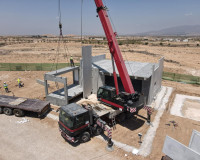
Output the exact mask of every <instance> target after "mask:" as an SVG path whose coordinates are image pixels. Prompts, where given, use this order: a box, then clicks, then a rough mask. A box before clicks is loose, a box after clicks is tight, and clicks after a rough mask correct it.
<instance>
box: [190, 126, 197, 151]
mask: <svg viewBox="0 0 200 160" xmlns="http://www.w3.org/2000/svg"><path fill="white" fill-rule="evenodd" d="M189 148H191V149H192V150H194V151H196V152H198V153H199V154H200V132H198V131H196V130H193V131H192V136H191V138H190V143H189Z"/></svg>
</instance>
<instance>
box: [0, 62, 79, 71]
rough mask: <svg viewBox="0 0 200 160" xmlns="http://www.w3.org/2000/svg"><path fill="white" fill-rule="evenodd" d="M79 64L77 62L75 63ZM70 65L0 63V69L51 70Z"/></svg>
mask: <svg viewBox="0 0 200 160" xmlns="http://www.w3.org/2000/svg"><path fill="white" fill-rule="evenodd" d="M75 65H76V66H77V65H79V64H78V63H77V64H75ZM67 66H70V64H69V63H58V64H53V63H0V71H52V70H57V69H61V68H64V67H67Z"/></svg>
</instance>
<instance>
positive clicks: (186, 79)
mask: <svg viewBox="0 0 200 160" xmlns="http://www.w3.org/2000/svg"><path fill="white" fill-rule="evenodd" d="M75 65H76V66H79V65H80V64H79V63H76V64H75ZM67 66H70V64H69V63H58V64H53V63H0V71H53V70H57V69H61V68H64V67H67ZM163 79H164V80H170V81H177V82H183V83H189V84H199V85H200V77H196V76H191V75H185V74H177V73H171V72H163Z"/></svg>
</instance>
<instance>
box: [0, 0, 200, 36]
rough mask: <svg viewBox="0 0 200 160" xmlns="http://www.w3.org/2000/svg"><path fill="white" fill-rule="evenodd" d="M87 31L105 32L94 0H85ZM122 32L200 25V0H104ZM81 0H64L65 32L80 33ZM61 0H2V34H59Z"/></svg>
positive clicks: (84, 19) (0, 20) (84, 17)
mask: <svg viewBox="0 0 200 160" xmlns="http://www.w3.org/2000/svg"><path fill="white" fill-rule="evenodd" d="M83 1H84V2H83V3H84V4H83V33H84V34H95V35H103V34H104V33H103V30H102V26H101V24H100V21H99V18H97V17H96V15H97V14H96V6H95V3H94V0H83ZM104 1H105V2H106V5H107V7H108V8H109V10H110V14H111V17H112V20H113V22H114V24H115V27H116V30H117V31H118V33H119V34H134V33H139V32H146V31H151V30H160V29H164V28H167V27H173V26H178V25H200V0H104ZM80 8H81V0H61V10H62V23H63V34H80V30H81V29H80V28H81V27H80V26H81V25H80V14H81V9H80ZM58 33H59V30H58V0H0V35H38V34H58Z"/></svg>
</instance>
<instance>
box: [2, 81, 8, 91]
mask: <svg viewBox="0 0 200 160" xmlns="http://www.w3.org/2000/svg"><path fill="white" fill-rule="evenodd" d="M3 86H4V89H5V91H6V92H7V93H8V92H9V91H8V85H7V84H6V82H4V84H3Z"/></svg>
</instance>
